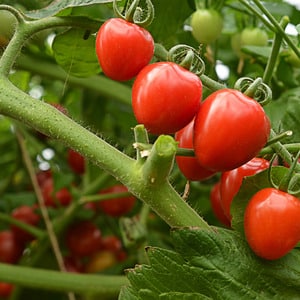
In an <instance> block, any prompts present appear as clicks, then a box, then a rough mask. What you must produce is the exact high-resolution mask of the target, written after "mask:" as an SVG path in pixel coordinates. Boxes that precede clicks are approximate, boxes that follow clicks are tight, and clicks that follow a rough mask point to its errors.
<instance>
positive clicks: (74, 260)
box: [64, 256, 83, 273]
mask: <svg viewBox="0 0 300 300" xmlns="http://www.w3.org/2000/svg"><path fill="white" fill-rule="evenodd" d="M64 265H65V269H66V271H67V272H71V273H81V272H82V271H83V264H82V262H81V260H80V259H79V258H78V257H74V256H65V257H64Z"/></svg>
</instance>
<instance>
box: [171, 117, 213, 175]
mask: <svg viewBox="0 0 300 300" xmlns="http://www.w3.org/2000/svg"><path fill="white" fill-rule="evenodd" d="M193 136H194V121H192V122H190V123H189V124H188V125H186V126H185V127H184V128H183V129H181V130H179V131H178V132H176V134H175V140H176V141H178V147H180V148H186V149H193ZM176 163H177V165H178V167H179V169H180V171H181V172H182V174H183V175H184V176H185V177H186V178H187V179H188V180H203V179H206V178H209V177H211V176H213V175H214V174H215V172H213V171H210V170H207V169H205V168H203V167H202V166H201V165H200V164H199V163H198V161H197V159H196V158H195V157H187V156H180V155H177V156H176Z"/></svg>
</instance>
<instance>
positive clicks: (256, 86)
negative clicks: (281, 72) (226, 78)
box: [234, 77, 272, 106]
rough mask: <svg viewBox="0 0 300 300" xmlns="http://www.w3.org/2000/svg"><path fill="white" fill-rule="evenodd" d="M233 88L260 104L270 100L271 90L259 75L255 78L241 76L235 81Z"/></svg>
mask: <svg viewBox="0 0 300 300" xmlns="http://www.w3.org/2000/svg"><path fill="white" fill-rule="evenodd" d="M234 88H235V89H237V90H240V91H241V92H242V93H244V94H245V95H247V96H249V97H251V98H253V99H255V100H256V101H257V102H259V103H260V104H261V105H262V106H264V105H266V104H267V103H269V102H270V101H271V100H272V90H271V89H270V87H269V86H268V85H266V84H265V83H264V82H263V81H262V79H261V78H260V77H259V78H256V79H252V78H249V77H242V78H240V79H238V80H237V81H236V83H235V85H234Z"/></svg>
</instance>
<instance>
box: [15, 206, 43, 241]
mask: <svg viewBox="0 0 300 300" xmlns="http://www.w3.org/2000/svg"><path fill="white" fill-rule="evenodd" d="M11 216H12V217H13V218H14V219H16V220H18V221H21V222H24V223H26V224H29V225H32V226H36V225H37V224H38V223H39V221H40V216H39V215H38V214H37V213H36V212H35V208H34V207H32V206H28V205H22V206H19V207H17V208H15V209H14V210H13V211H12V213H11ZM11 230H12V231H13V233H14V235H15V237H16V239H17V240H18V241H19V242H20V243H27V242H29V241H31V240H32V239H34V236H32V235H31V234H30V233H28V232H26V231H25V230H23V229H21V228H19V227H18V226H16V225H12V226H11Z"/></svg>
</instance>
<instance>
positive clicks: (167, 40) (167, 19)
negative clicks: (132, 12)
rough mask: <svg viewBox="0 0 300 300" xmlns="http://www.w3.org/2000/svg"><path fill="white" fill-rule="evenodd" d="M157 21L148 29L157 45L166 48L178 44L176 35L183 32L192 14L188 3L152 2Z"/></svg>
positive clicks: (157, 0) (156, 0) (158, 0)
mask: <svg viewBox="0 0 300 300" xmlns="http://www.w3.org/2000/svg"><path fill="white" fill-rule="evenodd" d="M152 3H153V5H154V9H155V19H154V21H153V22H152V23H151V25H150V26H149V27H148V28H147V29H148V30H149V31H150V32H151V34H152V35H153V37H154V39H155V41H156V42H157V43H162V44H163V45H164V46H165V47H169V46H173V45H174V44H176V34H177V33H178V32H179V31H180V30H182V28H183V23H184V21H185V20H186V19H187V18H188V17H189V16H190V15H191V14H192V12H193V10H192V9H191V7H190V5H189V3H188V1H182V0H172V2H170V1H160V0H153V1H152Z"/></svg>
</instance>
